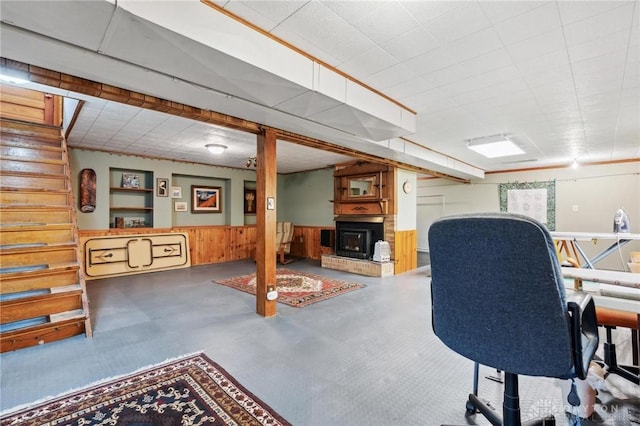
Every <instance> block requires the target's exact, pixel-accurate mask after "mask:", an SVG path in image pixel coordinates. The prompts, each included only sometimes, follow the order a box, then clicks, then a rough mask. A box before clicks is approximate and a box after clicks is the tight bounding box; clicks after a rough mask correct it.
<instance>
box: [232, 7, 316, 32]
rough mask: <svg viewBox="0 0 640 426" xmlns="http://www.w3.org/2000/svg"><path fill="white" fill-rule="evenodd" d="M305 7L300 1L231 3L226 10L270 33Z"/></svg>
mask: <svg viewBox="0 0 640 426" xmlns="http://www.w3.org/2000/svg"><path fill="white" fill-rule="evenodd" d="M304 6H305V3H304V2H300V1H269V0H263V1H250V2H237V1H231V2H229V3H227V5H226V6H225V9H227V10H229V11H230V12H231V13H234V14H236V15H238V16H242V17H244V18H245V19H247V20H248V21H249V22H251V23H253V24H255V25H257V26H259V27H260V28H262V29H265V30H267V31H270V30H272V29H273V28H274V27H275V26H276V25H278V24H279V23H280V22H282V21H284V20H286V19H287V18H289V17H290V16H291V15H293V14H295V13H296V12H297V11H298V10H299V9H300V8H302V7H304Z"/></svg>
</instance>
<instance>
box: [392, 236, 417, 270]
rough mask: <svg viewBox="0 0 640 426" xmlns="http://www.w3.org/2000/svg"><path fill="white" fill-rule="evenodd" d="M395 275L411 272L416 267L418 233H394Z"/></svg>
mask: <svg viewBox="0 0 640 426" xmlns="http://www.w3.org/2000/svg"><path fill="white" fill-rule="evenodd" d="M394 239H395V248H396V250H395V273H396V274H400V273H402V272H406V271H411V270H413V269H416V268H417V267H418V231H417V230H415V229H412V230H409V231H397V232H396V233H395V238H394Z"/></svg>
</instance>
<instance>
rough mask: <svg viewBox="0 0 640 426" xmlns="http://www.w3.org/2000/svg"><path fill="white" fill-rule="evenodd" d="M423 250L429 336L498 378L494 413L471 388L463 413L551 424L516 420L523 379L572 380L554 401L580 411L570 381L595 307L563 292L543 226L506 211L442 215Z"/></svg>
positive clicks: (581, 372) (585, 349) (587, 352)
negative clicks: (498, 404)
mask: <svg viewBox="0 0 640 426" xmlns="http://www.w3.org/2000/svg"><path fill="white" fill-rule="evenodd" d="M429 248H430V256H431V308H432V309H431V317H432V327H433V331H434V333H435V334H436V336H437V337H438V338H439V339H440V340H441V341H442V342H443V343H444V344H445V345H446V346H448V347H449V348H450V349H451V350H453V351H454V352H457V353H458V354H460V355H462V356H464V357H466V358H468V359H470V360H472V361H474V362H475V363H476V364H478V365H486V366H487V367H491V368H495V369H496V370H498V371H501V372H503V374H504V394H503V402H502V415H500V411H499V410H498V411H496V410H494V409H493V408H492V407H491V406H490V405H489V404H487V403H485V402H483V401H482V400H481V399H480V397H479V396H478V395H477V386H476V388H475V389H474V392H473V393H472V394H470V395H469V398H468V400H467V403H466V409H467V412H468V413H469V414H471V413H476V412H479V413H481V414H482V415H483V416H484V417H486V418H487V420H488V421H489V422H490V423H491V424H493V425H507V426H520V425H522V424H528V425H554V424H555V419H554V418H553V417H552V416H546V417H543V418H540V419H536V420H530V421H527V422H526V423H523V422H522V421H521V410H520V395H519V390H518V377H519V376H523V375H524V376H533V377H550V378H557V379H562V380H572V382H571V388H570V390H569V392H568V393H567V394H565V395H566V396H565V398H566V399H567V401H566V402H564V401H563V404H568V405H571V406H574V407H578V406H580V404H581V401H580V395H579V393H578V392H577V386H576V383H575V382H574V379H582V380H584V379H585V378H586V376H587V372H588V369H589V364H590V362H591V360H592V358H593V355H594V353H595V351H596V349H597V347H598V328H597V323H596V314H595V304H594V301H593V299H592V298H591V296H590V295H589V294H587V293H579V292H571V293H569V294H567V293H566V291H565V287H564V279H563V277H562V271H561V269H560V264H559V261H558V256H557V254H556V249H555V246H554V243H553V239H552V238H551V235H550V234H549V231H548V230H547V228H546V227H545V226H544V225H543V224H541V223H540V222H538V221H536V220H534V219H531V218H530V217H526V216H522V215H515V214H507V213H482V214H468V215H458V216H448V217H444V218H440V219H438V220H437V221H435V222H434V223H433V224H432V225H431V227H430V228H429ZM475 376H476V377H475V382H476V383H477V376H478V373H477V371H476V374H475ZM558 402H561V401H558ZM569 415H570V416H574V414H569ZM574 418H575V417H574Z"/></svg>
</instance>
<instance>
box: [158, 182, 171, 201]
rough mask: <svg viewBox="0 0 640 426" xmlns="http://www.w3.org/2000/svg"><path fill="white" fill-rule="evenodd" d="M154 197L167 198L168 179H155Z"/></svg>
mask: <svg viewBox="0 0 640 426" xmlns="http://www.w3.org/2000/svg"><path fill="white" fill-rule="evenodd" d="M156 195H157V196H158V197H168V196H169V179H164V178H158V179H156Z"/></svg>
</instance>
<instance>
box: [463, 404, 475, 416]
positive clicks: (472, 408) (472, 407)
mask: <svg viewBox="0 0 640 426" xmlns="http://www.w3.org/2000/svg"><path fill="white" fill-rule="evenodd" d="M465 408H466V409H467V414H475V413H476V406H475V405H473V402H471V401H467V405H466V406H465Z"/></svg>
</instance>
